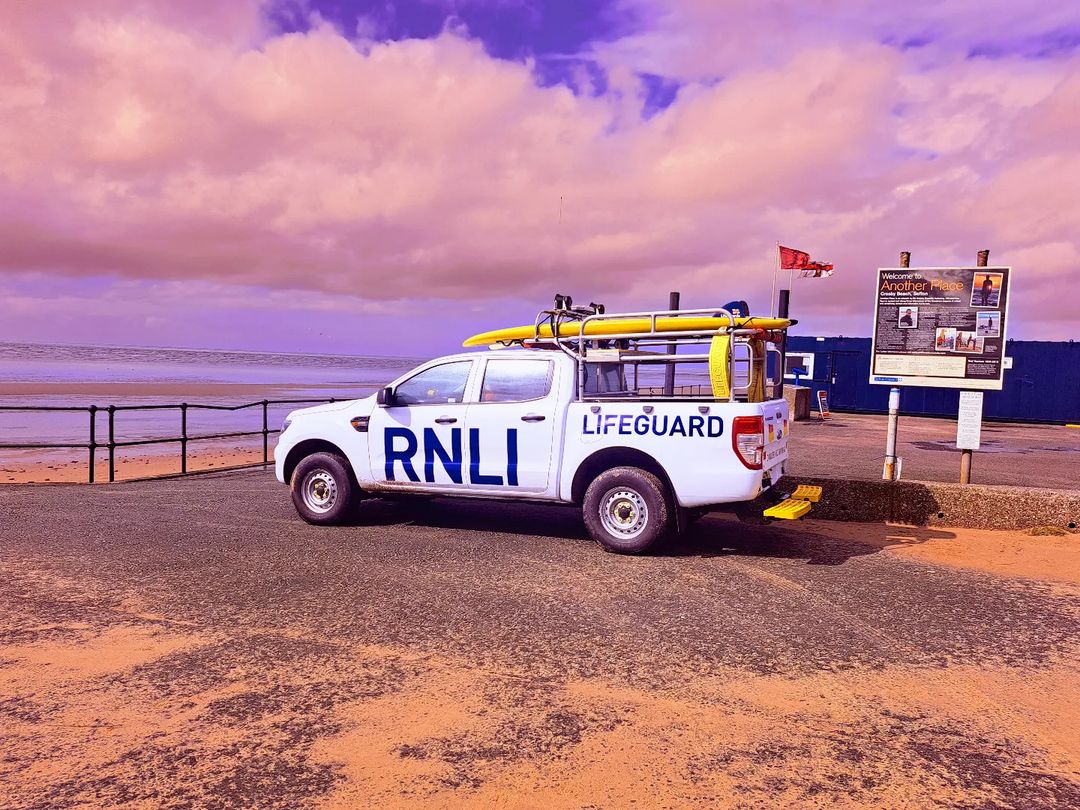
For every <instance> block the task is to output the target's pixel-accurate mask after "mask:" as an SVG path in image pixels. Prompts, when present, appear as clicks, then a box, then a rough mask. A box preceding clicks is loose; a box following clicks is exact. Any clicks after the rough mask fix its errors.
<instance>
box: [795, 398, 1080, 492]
mask: <svg viewBox="0 0 1080 810" xmlns="http://www.w3.org/2000/svg"><path fill="white" fill-rule="evenodd" d="M887 427H888V417H886V416H882V415H877V414H849V413H835V414H833V415H832V416H831V417H830V418H829V419H827V420H824V421H823V420H821V419H819V418H817V416H816V415H815V417H814V418H813V419H811V420H810V421H808V422H797V423H795V426H794V431H793V432H792V457H793V462H792V465H791V469H792V472H793V474H794V475H809V476H823V477H827V478H836V477H848V478H858V479H874V480H880V479H881V469H882V465H883V464H884V461H885V434H886V430H887ZM897 448H898V453H899V455H901V456H902V457H903V458H904V467H903V478H904V479H905V480H909V481H916V480H917V481H945V482H951V483H956V482H958V481H959V480H960V451H959V450H957V449H956V422H955V421H953V420H949V419H930V418H927V417H918V416H901V417H900V427H899V431H898V433H897ZM972 482H973V483H977V484H998V485H1005V486H1018V487H1045V488H1048V489H1077V488H1080V430H1078V429H1075V428H1067V427H1064V426H1063V425H1022V424H1013V423H1004V422H984V423H983V428H982V449H980V450H979V451H977V452H976V453H975V458H974V468H973V473H972Z"/></svg>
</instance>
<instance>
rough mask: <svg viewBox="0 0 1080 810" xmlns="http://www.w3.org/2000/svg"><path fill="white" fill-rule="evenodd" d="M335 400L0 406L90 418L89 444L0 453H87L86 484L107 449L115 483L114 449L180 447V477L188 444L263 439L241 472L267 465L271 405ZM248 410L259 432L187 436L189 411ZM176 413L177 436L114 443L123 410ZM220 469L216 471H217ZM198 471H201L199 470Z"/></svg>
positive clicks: (19, 446) (8, 446) (0, 409)
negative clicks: (102, 434) (257, 414)
mask: <svg viewBox="0 0 1080 810" xmlns="http://www.w3.org/2000/svg"><path fill="white" fill-rule="evenodd" d="M338 401H339V399H338V398H336V397H330V398H328V399H261V400H258V401H257V402H247V403H244V404H242V405H207V404H203V403H197V402H181V403H178V404H166V405H107V406H104V407H103V406H100V405H83V406H60V405H0V413H4V412H8V413H10V412H15V411H19V412H30V413H56V412H66V413H86V414H88V415H89V418H90V433H89V441H87V442H71V443H63V442H46V443H38V444H35V443H31V442H25V443H0V450H86V451H87V452H88V464H87V467H88V469H87V482H88V483H90V484H93V483H94V481H95V477H96V476H95V474H96V467H97V451H98V450H101V449H103V450H107V451H108V453H109V481H110V482H113V481H115V480H116V450H117V448H123V447H140V446H144V445H155V444H177V443H178V444H179V445H180V474H181V475H187V474H188V442H195V441H204V440H209V439H232V438H240V437H245V436H262V461H261V462H258V461H256V462H252V463H250V464H240V465H235V466H232V467H229V468H228V469H234V470H235V469H241V468H244V467H258V466H266V465H267V464H269V463H270V435H271V434H274V433H280V432H281V431H280V429H279V428H271V427H270V424H269V407H270V406H271V405H318V404H323V403H328V402H338ZM248 408H262V429H260V430H238V431H231V432H227V433H199V434H195V435H192V434H190V433H188V411H191V410H204V411H243V410H246V409H248ZM163 410H175V411H179V412H180V435H178V436H160V437H155V438H152V439H127V440H124V441H117V440H116V414H118V413H121V412H123V411H163ZM100 413H105V414H108V425H109V436H108V441H106V442H98V440H97V421H98V414H100ZM221 469H223V468H221V467H218V468H216V470H215V471H220V470H221ZM200 472H203V471H202V470H200Z"/></svg>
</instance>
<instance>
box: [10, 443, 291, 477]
mask: <svg viewBox="0 0 1080 810" xmlns="http://www.w3.org/2000/svg"><path fill="white" fill-rule="evenodd" d="M253 439H254V441H252V442H249V443H246V444H244V443H233V444H228V445H219V446H215V447H203V448H199V447H196V448H194V449H192V447H191V446H189V447H188V463H187V469H188V472H189V473H192V472H201V471H204V470H220V469H223V468H226V467H239V466H242V465H250V464H258V463H261V462H262V460H263V455H262V440H261V439H260V438H258V437H253ZM156 448H157V450H156V452H155V453H154V454H148V453H147V452H146V451H145V448H122V449H119V450H117V454H116V480H117V481H131V480H135V479H139V478H154V477H157V476H162V475H177V474H179V473H180V455H179V453H180V445H179V443H177V444H176V446H175V448H173V450H172V451H171V452H170V451H168V450H162V449H161V445H156ZM140 450H142V452H140ZM0 452H6V453H8V454H9V455H7V456H2V455H0V484H57V483H75V484H78V483H84V482H86V481H87V466H88V463H89V459H88V458H87V453H86V452H81V453H78V458H71V457H70V456H71V454H70V453H64V454H61V455H57V454H55V453H54V454H52V455H46V454H42V452H41V451H29V450H24V451H18V452H19V453H20V454H22V456H21V457H18V456H17V455H14V454H15V452H16V451H10V450H9V451H0ZM76 452H77V451H76ZM273 460H274V441H273V437H271V442H270V462H271V463H273ZM95 477H96V480H97V481H98V482H105V481H108V480H109V454H108V452H103V451H100V450H99V451H98V453H97V458H96V467H95Z"/></svg>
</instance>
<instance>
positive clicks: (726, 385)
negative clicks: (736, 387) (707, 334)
mask: <svg viewBox="0 0 1080 810" xmlns="http://www.w3.org/2000/svg"><path fill="white" fill-rule="evenodd" d="M730 360H731V335H726V334H720V335H714V336H713V339H712V344H711V345H710V346H709V382H711V383H712V393H713V397H714V398H715V399H720V400H724V399H731V380H729V379H728V363H729V362H730Z"/></svg>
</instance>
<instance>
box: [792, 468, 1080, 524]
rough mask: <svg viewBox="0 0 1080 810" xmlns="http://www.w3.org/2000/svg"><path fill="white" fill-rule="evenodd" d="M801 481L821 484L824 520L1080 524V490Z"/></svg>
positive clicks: (819, 507)
mask: <svg viewBox="0 0 1080 810" xmlns="http://www.w3.org/2000/svg"><path fill="white" fill-rule="evenodd" d="M785 483H786V482H785ZM798 483H800V484H811V485H817V486H820V487H821V489H822V499H821V502H820V503H818V504H815V505H814V510H813V512H811V516H812V517H815V518H819V519H822V520H841V521H861V522H882V521H888V522H892V523H908V524H912V525H916V526H952V527H957V528H968V529H1004V530H1018V529H1020V530H1022V529H1031V528H1033V527H1035V526H1060V527H1061V528H1065V529H1076V528H1077V527H1080V490H1058V489H1037V488H1034V487H1003V486H984V485H978V484H969V485H967V486H960V485H959V484H944V483H940V482H937V481H896V482H891V483H890V482H888V481H849V480H845V479H839V478H806V477H799V480H798Z"/></svg>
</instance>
